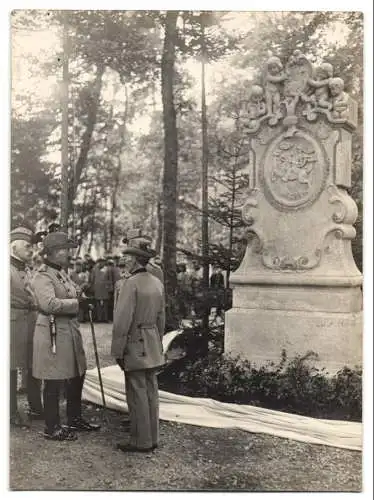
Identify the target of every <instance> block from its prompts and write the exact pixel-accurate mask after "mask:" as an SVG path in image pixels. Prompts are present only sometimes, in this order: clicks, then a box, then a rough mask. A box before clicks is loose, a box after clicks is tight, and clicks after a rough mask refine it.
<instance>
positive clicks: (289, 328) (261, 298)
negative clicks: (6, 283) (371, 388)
mask: <svg viewBox="0 0 374 500" xmlns="http://www.w3.org/2000/svg"><path fill="white" fill-rule="evenodd" d="M238 288H239V289H238ZM238 288H236V289H235V290H234V299H233V306H234V307H233V308H232V309H230V310H229V311H228V312H227V313H226V317H225V353H226V354H230V355H233V356H237V355H240V356H241V357H242V358H244V359H248V360H249V361H251V362H252V363H253V364H254V365H256V366H261V365H265V364H267V363H268V362H269V361H273V362H275V363H278V362H279V361H280V359H281V352H282V349H285V351H286V353H287V357H288V359H291V358H293V357H295V356H297V355H301V356H303V355H305V354H306V353H307V352H308V351H314V352H315V353H317V354H318V356H319V360H318V362H313V364H314V366H315V367H317V368H325V369H326V370H327V371H328V372H329V373H330V374H333V373H336V372H337V371H338V370H340V369H341V368H343V367H344V366H348V367H351V368H353V367H354V366H355V365H361V363H362V327H363V325H362V312H361V290H360V289H359V288H357V287H356V288H353V289H352V288H345V289H339V288H336V289H334V288H328V289H319V288H317V287H315V288H314V287H310V288H308V287H306V288H304V289H301V288H300V289H297V288H298V287H284V288H283V287H281V288H279V289H277V287H271V286H268V287H261V286H243V287H238ZM235 299H236V300H235ZM238 302H239V304H238ZM240 303H241V304H245V308H244V307H240V305H241V304H240ZM292 303H293V306H292ZM319 309H322V310H319ZM339 309H340V311H339Z"/></svg>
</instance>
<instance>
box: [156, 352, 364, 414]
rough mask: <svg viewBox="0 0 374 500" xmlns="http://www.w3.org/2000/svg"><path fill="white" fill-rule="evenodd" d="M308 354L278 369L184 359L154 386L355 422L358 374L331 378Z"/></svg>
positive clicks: (215, 357)
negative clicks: (316, 365)
mask: <svg viewBox="0 0 374 500" xmlns="http://www.w3.org/2000/svg"><path fill="white" fill-rule="evenodd" d="M316 356H317V355H316V354H315V353H312V352H309V353H307V354H306V355H305V356H297V357H295V358H294V359H292V360H287V356H286V353H285V352H282V355H281V359H280V362H279V363H278V364H275V363H269V364H268V365H266V366H262V367H259V368H255V367H254V366H252V364H251V363H250V362H249V361H246V360H243V359H241V358H240V357H235V358H233V357H229V356H224V355H222V354H217V353H213V354H210V355H209V356H206V357H204V358H200V359H196V358H195V359H196V360H195V361H194V360H193V358H191V357H188V356H187V357H186V358H185V359H183V360H179V361H178V362H176V363H175V364H172V365H171V366H169V367H167V368H166V369H165V370H164V372H163V373H162V374H161V376H160V386H161V387H162V388H163V389H164V390H171V391H173V392H178V393H180V394H185V395H189V396H197V397H206V398H213V399H216V400H218V401H224V402H229V403H242V404H251V405H256V406H261V407H264V408H269V409H274V410H281V411H287V412H290V413H297V414H301V415H307V416H312V417H317V418H334V419H344V420H360V419H361V413H362V395H361V384H362V371H361V369H359V368H357V369H354V370H352V369H349V368H344V369H343V370H341V371H339V372H338V373H337V374H336V375H335V376H334V377H329V376H328V375H327V374H326V373H325V370H324V369H322V370H319V369H316V368H314V367H313V366H311V363H312V362H313V361H314V360H315V359H316Z"/></svg>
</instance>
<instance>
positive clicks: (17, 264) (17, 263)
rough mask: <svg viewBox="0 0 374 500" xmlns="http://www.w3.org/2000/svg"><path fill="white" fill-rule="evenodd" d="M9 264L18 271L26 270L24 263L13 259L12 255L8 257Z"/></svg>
mask: <svg viewBox="0 0 374 500" xmlns="http://www.w3.org/2000/svg"><path fill="white" fill-rule="evenodd" d="M10 263H11V264H13V266H14V267H16V268H17V269H18V270H19V271H25V269H26V262H23V261H22V260H19V259H17V258H16V257H13V255H11V256H10Z"/></svg>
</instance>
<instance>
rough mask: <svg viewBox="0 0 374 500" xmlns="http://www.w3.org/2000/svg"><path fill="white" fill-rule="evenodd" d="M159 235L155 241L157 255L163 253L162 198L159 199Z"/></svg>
mask: <svg viewBox="0 0 374 500" xmlns="http://www.w3.org/2000/svg"><path fill="white" fill-rule="evenodd" d="M156 234H157V236H156V243H155V250H156V252H157V255H160V253H161V244H162V210H161V200H158V201H157V233H156Z"/></svg>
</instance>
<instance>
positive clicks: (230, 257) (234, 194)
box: [226, 159, 237, 288]
mask: <svg viewBox="0 0 374 500" xmlns="http://www.w3.org/2000/svg"><path fill="white" fill-rule="evenodd" d="M236 168H237V166H236V159H235V167H234V171H233V176H232V179H233V180H232V190H231V207H230V210H231V213H230V233H229V265H228V267H227V278H226V288H230V272H231V259H232V246H233V234H234V209H235V199H236V179H237V177H236V174H237V170H236Z"/></svg>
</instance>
